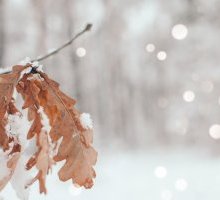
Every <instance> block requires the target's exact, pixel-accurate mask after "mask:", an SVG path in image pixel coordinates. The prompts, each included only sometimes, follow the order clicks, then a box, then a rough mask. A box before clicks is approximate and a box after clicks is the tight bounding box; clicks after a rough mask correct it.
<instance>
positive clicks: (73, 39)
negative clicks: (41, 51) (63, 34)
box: [0, 24, 92, 74]
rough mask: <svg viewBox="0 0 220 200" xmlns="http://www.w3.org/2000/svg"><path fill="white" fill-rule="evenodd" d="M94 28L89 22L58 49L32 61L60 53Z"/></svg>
mask: <svg viewBox="0 0 220 200" xmlns="http://www.w3.org/2000/svg"><path fill="white" fill-rule="evenodd" d="M91 28H92V24H87V25H86V27H85V28H84V29H83V30H82V31H80V32H79V33H77V34H76V35H74V36H73V37H72V38H71V39H70V40H68V41H67V42H66V43H64V44H62V45H61V46H60V47H58V48H57V49H54V50H53V51H51V52H50V53H47V54H45V55H43V56H41V57H38V58H36V59H33V60H31V62H34V61H38V62H40V61H42V60H46V59H47V58H49V57H51V56H53V55H56V54H57V53H59V52H60V51H62V50H63V49H64V48H66V47H67V46H69V45H71V44H72V43H73V42H74V41H75V40H76V39H77V38H79V37H80V36H81V35H83V34H84V33H86V32H87V31H90V30H91ZM10 72H11V69H6V70H5V71H4V70H3V71H2V72H0V74H8V73H10Z"/></svg>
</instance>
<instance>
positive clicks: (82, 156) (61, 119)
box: [39, 72, 97, 188]
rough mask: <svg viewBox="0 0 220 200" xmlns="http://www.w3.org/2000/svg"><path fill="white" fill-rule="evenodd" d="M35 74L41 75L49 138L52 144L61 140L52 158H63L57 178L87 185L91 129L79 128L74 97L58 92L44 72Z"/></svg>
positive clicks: (90, 181) (91, 173)
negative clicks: (62, 164)
mask: <svg viewBox="0 0 220 200" xmlns="http://www.w3.org/2000/svg"><path fill="white" fill-rule="evenodd" d="M39 74H40V75H41V78H42V83H41V85H40V87H42V89H41V90H40V93H39V100H40V105H41V106H42V107H43V108H44V111H45V113H46V114H47V116H48V118H49V119H50V125H51V131H50V137H51V139H52V142H54V143H55V142H57V141H58V140H60V139H61V140H62V141H61V144H60V146H59V148H58V152H57V154H56V155H55V157H54V160H55V161H56V162H58V161H62V160H66V162H65V164H64V166H63V167H62V168H61V169H60V171H59V178H60V180H62V181H67V180H69V179H72V181H73V182H74V183H75V184H78V185H79V186H84V187H85V188H91V187H92V185H93V178H95V176H96V174H95V171H94V169H93V165H95V163H96V159H97V152H96V151H95V149H94V148H93V147H92V146H91V143H92V134H93V133H92V130H87V129H84V128H83V127H82V125H81V123H80V120H79V116H80V113H79V112H78V111H77V110H76V109H75V108H74V107H73V106H74V104H75V100H74V99H72V98H70V97H69V96H67V95H66V94H64V93H63V92H62V91H60V89H59V84H58V83H57V82H55V81H53V80H51V79H50V78H49V77H48V76H47V75H46V74H45V73H42V72H39Z"/></svg>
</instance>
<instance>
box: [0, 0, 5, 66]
mask: <svg viewBox="0 0 220 200" xmlns="http://www.w3.org/2000/svg"><path fill="white" fill-rule="evenodd" d="M4 22H5V20H4V2H3V0H0V67H1V66H2V65H3V57H4V47H5V26H4V25H5V23H4Z"/></svg>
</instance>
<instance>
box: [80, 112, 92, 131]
mask: <svg viewBox="0 0 220 200" xmlns="http://www.w3.org/2000/svg"><path fill="white" fill-rule="evenodd" d="M80 123H81V125H82V126H83V128H85V129H92V128H93V122H92V119H91V117H90V114H88V113H82V114H81V115H80Z"/></svg>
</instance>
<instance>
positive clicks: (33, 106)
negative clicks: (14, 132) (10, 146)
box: [17, 74, 54, 193]
mask: <svg viewBox="0 0 220 200" xmlns="http://www.w3.org/2000/svg"><path fill="white" fill-rule="evenodd" d="M38 84H40V80H38V79H36V78H35V77H34V75H33V74H25V75H24V76H23V77H22V78H21V80H20V81H19V83H18V85H17V91H18V92H19V93H21V94H22V96H23V98H24V105H23V109H25V108H28V109H29V113H31V114H30V115H31V117H29V119H31V120H32V119H33V123H32V125H31V127H30V129H29V132H28V134H27V139H31V138H33V137H34V136H35V137H36V142H37V147H38V151H37V152H36V153H35V154H34V155H33V156H32V157H31V158H30V159H29V161H28V163H27V164H26V167H27V169H28V170H29V169H31V168H32V167H33V166H36V168H37V169H38V174H37V175H36V176H35V177H34V178H33V179H32V180H31V181H30V183H28V186H29V185H31V184H33V183H34V182H35V181H36V180H38V181H39V186H40V193H46V192H47V191H46V187H45V180H46V175H47V173H48V171H49V169H50V168H51V166H52V164H53V163H54V162H53V159H52V158H51V156H50V145H49V141H48V134H47V132H46V131H45V130H43V129H42V128H43V125H42V122H41V120H42V116H41V113H40V104H39V98H38V96H39V92H40V88H39V87H38V86H37V85H38Z"/></svg>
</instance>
